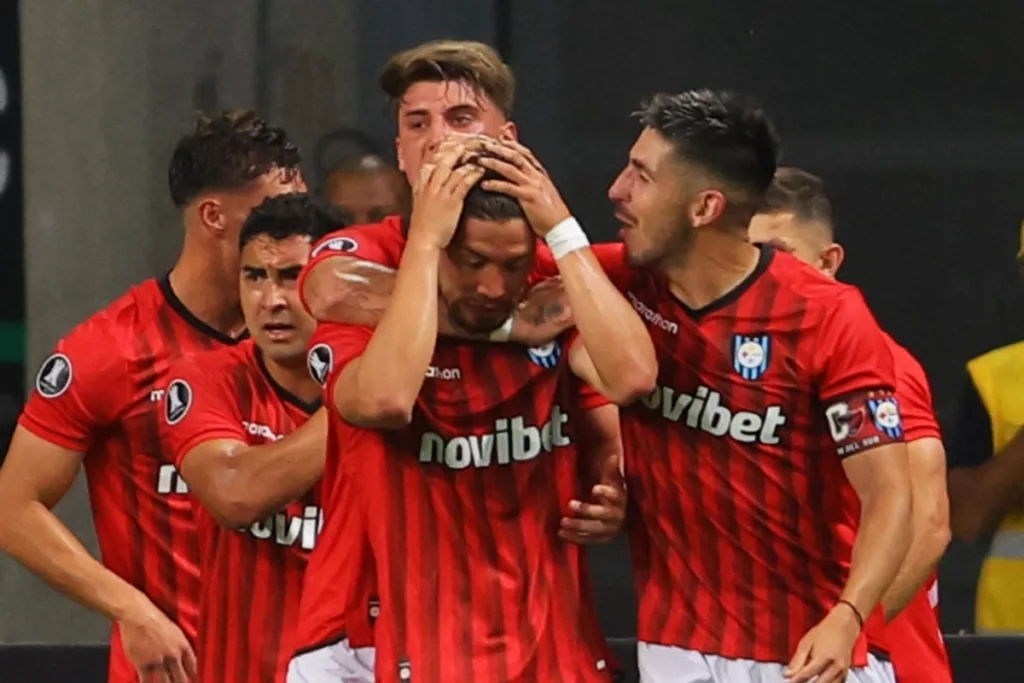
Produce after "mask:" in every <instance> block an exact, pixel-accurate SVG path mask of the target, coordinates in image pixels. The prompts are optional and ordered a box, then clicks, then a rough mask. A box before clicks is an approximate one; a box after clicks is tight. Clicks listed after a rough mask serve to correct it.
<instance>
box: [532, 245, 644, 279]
mask: <svg viewBox="0 0 1024 683" xmlns="http://www.w3.org/2000/svg"><path fill="white" fill-rule="evenodd" d="M590 250H591V251H592V252H594V257H595V258H596V259H597V262H598V263H599V264H601V269H602V270H604V272H605V275H607V276H608V279H609V280H611V281H612V284H614V285H615V287H616V288H617V289H619V290H622V291H625V290H626V288H627V287H628V286H629V280H630V276H631V275H632V270H631V269H630V267H629V265H628V264H627V262H626V247H625V245H624V244H622V243H621V242H607V243H601V244H592V245H590ZM531 275H532V277H533V279H534V280H538V281H539V280H545V279H547V278H552V277H557V276H558V264H557V263H556V262H555V257H554V256H553V255H552V254H551V250H550V249H548V248H547V246H546V245H541V246H540V247H538V248H537V255H536V257H535V261H534V269H533V273H532V274H531Z"/></svg>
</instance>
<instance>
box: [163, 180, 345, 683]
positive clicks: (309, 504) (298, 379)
mask: <svg viewBox="0 0 1024 683" xmlns="http://www.w3.org/2000/svg"><path fill="white" fill-rule="evenodd" d="M343 225H344V220H343V218H342V217H341V215H340V213H339V212H338V211H337V210H334V209H333V207H330V206H329V205H327V204H326V203H324V202H322V201H320V200H318V199H316V198H312V197H310V196H309V195H306V194H286V195H278V196H276V197H271V198H268V199H267V200H265V201H264V202H263V203H262V204H260V205H259V206H258V207H256V208H255V209H253V212H252V213H251V214H250V215H249V217H248V218H247V219H246V221H245V224H244V226H243V227H242V233H241V272H240V279H241V300H242V311H243V313H244V315H245V323H246V328H247V329H248V330H249V331H250V334H251V338H250V339H248V340H246V341H243V342H241V343H240V344H238V345H237V346H233V347H224V348H220V349H216V350H212V351H207V352H205V353H200V354H195V355H193V356H190V357H188V358H184V359H181V360H179V361H178V362H177V363H175V364H174V366H173V367H172V369H171V371H170V373H169V377H171V378H172V379H171V381H170V383H169V384H168V388H167V393H166V396H165V399H164V423H165V426H166V435H167V443H168V448H169V452H170V453H171V454H172V455H173V457H174V461H175V464H176V465H177V467H178V471H179V472H180V473H181V477H182V478H183V479H184V480H185V481H186V483H188V485H189V488H190V490H191V491H192V492H193V493H194V494H195V495H196V497H197V498H198V499H199V502H201V503H202V505H200V506H197V513H196V515H197V523H198V526H199V532H200V538H201V542H202V552H201V555H200V557H201V568H202V571H201V574H202V579H203V586H202V593H201V599H200V613H199V622H200V628H199V640H198V645H197V654H198V658H199V676H200V680H202V681H235V682H237V683H274V682H275V681H278V680H283V678H284V674H285V670H286V668H287V663H288V660H289V659H290V654H291V653H290V652H289V651H288V645H287V644H288V643H289V642H290V640H291V634H292V631H293V629H294V627H295V623H296V619H297V616H298V607H299V595H300V593H301V591H302V575H303V573H304V571H305V568H306V560H307V557H308V555H309V553H310V552H312V550H313V548H314V547H316V542H317V538H318V536H319V533H320V527H321V526H322V524H323V513H322V511H321V507H320V491H319V486H317V485H315V484H314V482H315V481H316V479H317V477H319V475H320V468H319V467H316V466H315V465H317V464H322V454H323V448H324V434H325V426H324V423H323V421H322V420H321V421H319V424H318V425H317V426H315V427H314V426H313V425H309V429H307V430H304V431H306V432H308V433H307V434H306V435H305V436H304V438H303V439H301V443H302V444H303V446H300V447H299V448H300V450H301V449H304V450H305V451H307V455H308V454H315V453H319V454H320V457H319V458H315V457H305V458H303V457H295V455H296V446H295V445H294V440H292V441H293V444H292V445H291V448H290V449H289V448H288V447H282V444H283V443H285V442H283V441H282V439H283V438H284V437H285V436H287V435H289V434H292V433H293V432H295V430H296V429H297V428H298V427H299V426H300V425H302V424H304V423H306V422H307V420H309V419H310V416H311V415H312V414H313V413H314V412H315V411H316V410H317V409H318V408H319V404H320V386H319V385H318V384H317V383H316V382H315V381H314V380H313V378H312V377H311V376H310V373H309V371H308V370H307V368H306V346H307V344H308V342H309V338H310V336H311V335H312V334H313V330H314V329H315V327H316V322H315V321H314V320H313V319H312V318H310V317H309V315H308V314H307V313H306V312H305V311H304V310H303V309H302V306H301V304H300V303H299V301H298V296H297V288H296V283H297V281H298V277H299V272H300V271H301V269H302V267H303V266H304V265H305V263H306V261H307V260H308V259H309V252H310V248H311V247H312V244H313V242H315V241H316V240H317V239H318V238H320V237H322V236H323V235H325V234H327V233H329V232H332V231H334V230H335V229H338V228H339V227H340V226H343ZM293 436H296V437H297V436H298V432H295V434H293ZM318 460H319V461H320V463H318V462H317V461H318ZM305 461H309V462H308V463H307V462H305ZM304 464H305V465H306V466H305V468H304V469H306V470H307V472H306V474H305V475H303V476H300V477H298V480H299V481H302V479H305V486H306V489H305V490H299V491H294V494H295V495H293V496H292V498H294V499H293V500H288V499H283V500H282V499H281V498H282V496H281V495H280V494H279V493H278V489H279V488H280V484H279V483H278V482H280V481H289V480H295V479H296V478H297V477H296V474H295V473H294V470H296V469H303V465H304ZM310 465H313V466H310ZM289 470H292V471H289ZM238 479H245V480H246V482H247V483H248V485H249V486H248V487H247V488H250V489H253V488H255V489H257V490H259V489H264V490H266V489H270V488H271V487H274V488H273V491H272V492H271V493H269V494H264V497H265V499H266V500H267V501H268V503H267V504H265V505H264V508H265V512H266V515H267V516H266V517H265V519H262V520H260V521H257V522H255V523H252V522H251V518H250V516H251V513H249V512H248V510H246V511H245V513H244V514H242V515H239V514H238V512H237V511H236V508H237V507H242V508H247V507H248V503H247V501H246V502H245V503H243V504H242V505H238V504H237V503H236V501H237V500H238V499H239V498H242V499H243V500H245V498H244V496H245V495H246V494H249V495H251V492H250V491H244V490H243V491H238V493H236V494H233V495H232V494H230V493H227V494H226V492H230V491H231V490H232V488H234V487H236V486H237V484H238V483H241V482H238V481H237V480H238ZM285 495H288V494H287V493H286V494H285ZM275 498H277V500H275ZM218 522H219V523H218ZM221 524H223V525H224V526H223V527H222V526H221ZM240 527H244V528H241V529H240Z"/></svg>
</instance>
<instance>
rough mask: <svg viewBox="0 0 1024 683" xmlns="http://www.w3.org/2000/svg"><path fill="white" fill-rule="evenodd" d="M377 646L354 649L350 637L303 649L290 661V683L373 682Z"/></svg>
mask: <svg viewBox="0 0 1024 683" xmlns="http://www.w3.org/2000/svg"><path fill="white" fill-rule="evenodd" d="M374 655H375V652H374V649H373V648H372V647H359V648H355V649H353V648H351V647H349V644H348V638H343V639H342V640H339V641H338V642H336V643H331V644H330V645H325V646H324V647H321V648H319V649H317V650H310V651H309V652H303V653H302V654H300V655H297V656H296V657H293V658H292V661H290V662H289V663H288V677H287V678H286V679H285V680H286V681H287V683H373V661H374Z"/></svg>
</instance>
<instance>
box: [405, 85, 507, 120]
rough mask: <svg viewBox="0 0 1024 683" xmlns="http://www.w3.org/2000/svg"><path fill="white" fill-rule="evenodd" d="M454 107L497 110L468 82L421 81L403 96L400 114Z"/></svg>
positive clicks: (438, 110) (439, 110) (437, 110)
mask: <svg viewBox="0 0 1024 683" xmlns="http://www.w3.org/2000/svg"><path fill="white" fill-rule="evenodd" d="M454 107H475V108H477V109H479V110H481V111H490V110H493V109H496V107H495V106H494V104H493V103H492V102H491V101H490V99H489V98H488V97H487V96H486V95H484V94H483V93H482V92H480V91H478V90H477V89H475V88H474V87H473V86H472V85H471V84H470V83H467V82H466V81H420V82H418V83H413V84H412V85H411V86H409V89H408V90H406V91H405V94H404V95H402V99H401V101H400V102H399V114H400V115H401V114H411V113H418V112H424V113H426V112H442V111H446V110H448V109H452V108H454Z"/></svg>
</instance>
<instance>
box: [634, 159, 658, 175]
mask: <svg viewBox="0 0 1024 683" xmlns="http://www.w3.org/2000/svg"><path fill="white" fill-rule="evenodd" d="M629 165H630V166H632V167H633V168H635V169H636V170H638V171H643V172H644V173H646V174H647V175H654V169H653V168H651V167H650V166H648V165H647V164H645V163H644V162H643V161H641V160H640V159H638V158H636V157H630V158H629Z"/></svg>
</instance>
